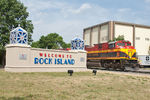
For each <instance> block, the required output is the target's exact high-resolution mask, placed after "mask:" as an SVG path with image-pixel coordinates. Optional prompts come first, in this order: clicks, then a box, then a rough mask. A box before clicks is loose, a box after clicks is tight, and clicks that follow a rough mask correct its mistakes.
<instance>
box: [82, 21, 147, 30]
mask: <svg viewBox="0 0 150 100" xmlns="http://www.w3.org/2000/svg"><path fill="white" fill-rule="evenodd" d="M109 22H113V23H114V24H122V25H129V26H137V27H144V28H150V26H148V25H142V24H135V23H128V22H121V21H107V22H103V23H100V24H96V25H93V26H90V27H87V28H84V30H86V29H89V28H93V27H97V26H101V25H105V24H108V23H109Z"/></svg>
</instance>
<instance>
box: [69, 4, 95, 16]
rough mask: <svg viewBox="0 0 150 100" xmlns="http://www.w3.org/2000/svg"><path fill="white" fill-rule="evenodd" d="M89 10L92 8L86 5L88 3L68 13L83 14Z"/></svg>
mask: <svg viewBox="0 0 150 100" xmlns="http://www.w3.org/2000/svg"><path fill="white" fill-rule="evenodd" d="M90 8H92V7H91V5H90V4H88V3H85V4H82V5H81V7H80V8H78V9H71V10H70V11H71V12H72V13H75V14H78V13H81V12H83V11H85V10H88V9H90Z"/></svg>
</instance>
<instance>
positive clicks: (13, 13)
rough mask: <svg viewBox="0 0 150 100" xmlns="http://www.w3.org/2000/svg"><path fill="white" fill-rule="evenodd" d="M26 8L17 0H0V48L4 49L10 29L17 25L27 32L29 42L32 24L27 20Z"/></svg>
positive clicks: (30, 40)
mask: <svg viewBox="0 0 150 100" xmlns="http://www.w3.org/2000/svg"><path fill="white" fill-rule="evenodd" d="M26 10H27V7H25V6H24V5H23V3H21V2H20V1H18V0H0V50H5V45H6V44H8V43H9V35H10V31H11V30H12V29H13V28H16V27H18V25H20V27H22V28H23V29H25V30H26V31H27V32H28V40H29V44H30V43H31V42H32V38H31V37H32V33H33V24H32V22H31V20H27V18H28V16H29V13H28V12H27V11H26ZM0 53H1V52H0ZM0 55H2V54H0ZM3 57H4V55H3Z"/></svg>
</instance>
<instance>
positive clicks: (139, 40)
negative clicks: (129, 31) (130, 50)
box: [135, 27, 150, 55]
mask: <svg viewBox="0 0 150 100" xmlns="http://www.w3.org/2000/svg"><path fill="white" fill-rule="evenodd" d="M149 46H150V29H149V28H143V27H135V48H136V51H137V54H138V55H148V51H149Z"/></svg>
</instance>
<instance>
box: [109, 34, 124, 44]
mask: <svg viewBox="0 0 150 100" xmlns="http://www.w3.org/2000/svg"><path fill="white" fill-rule="evenodd" d="M120 40H124V35H119V36H118V37H117V38H114V39H113V40H109V42H111V41H120Z"/></svg>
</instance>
